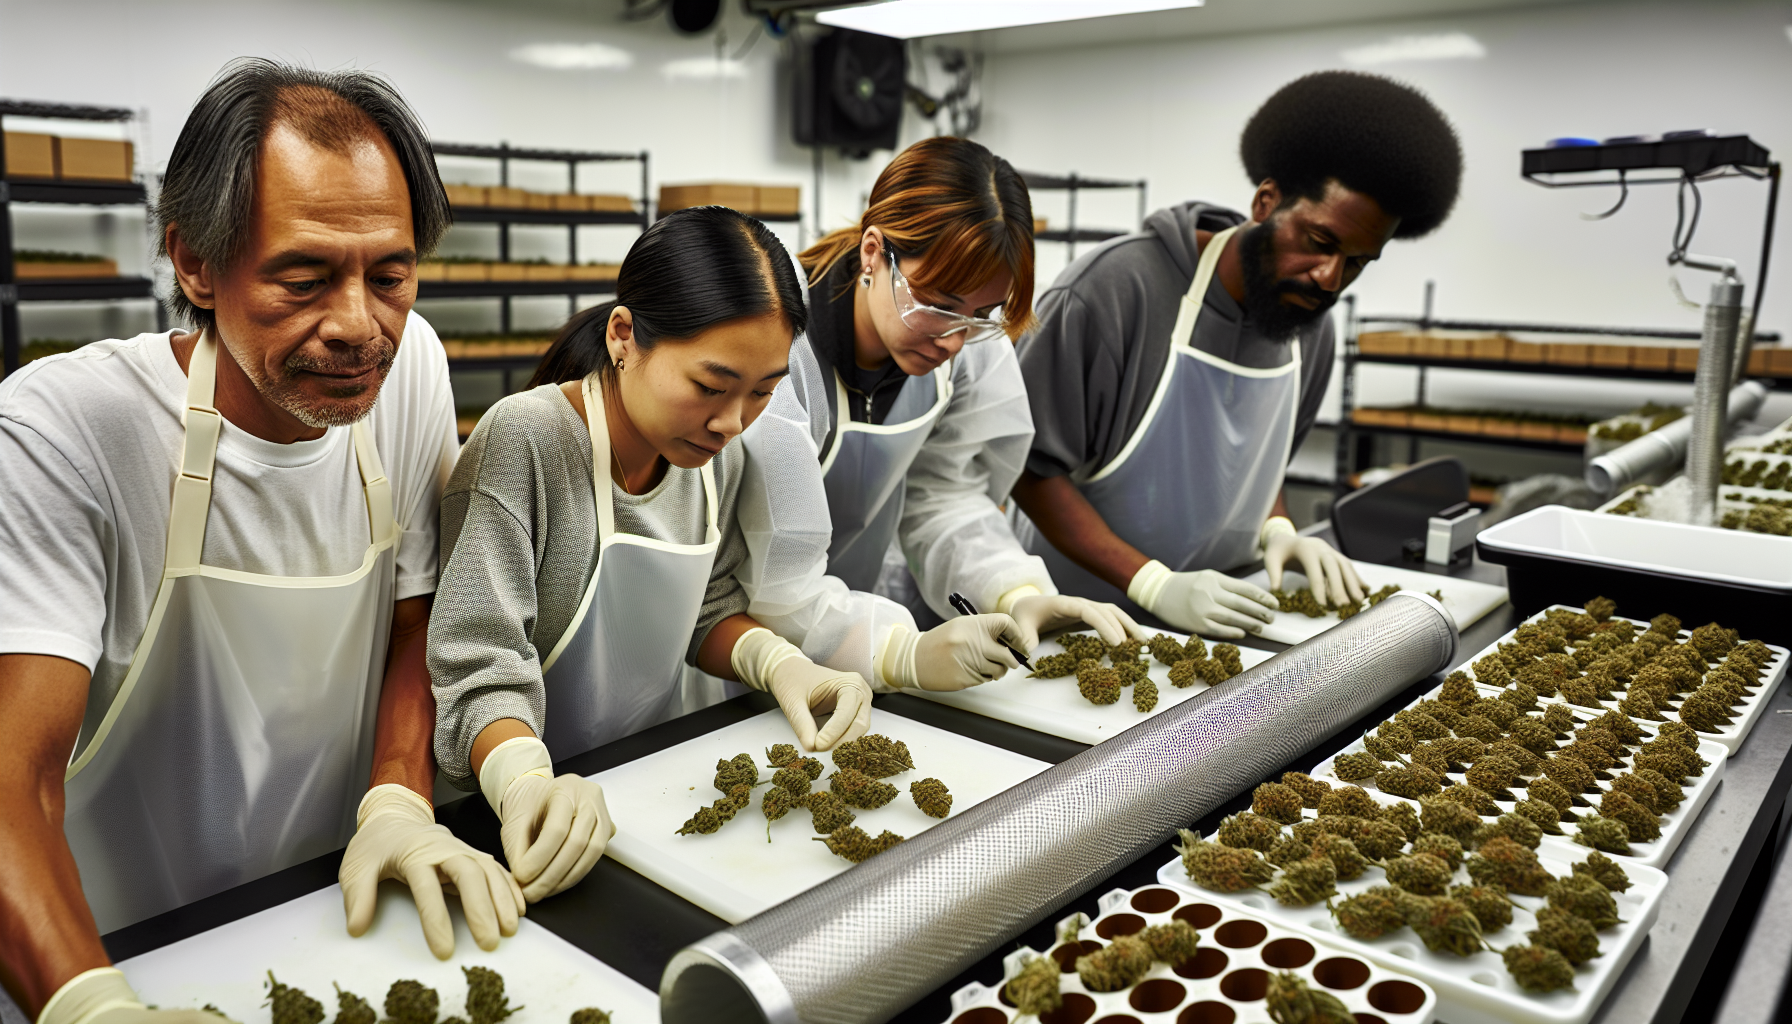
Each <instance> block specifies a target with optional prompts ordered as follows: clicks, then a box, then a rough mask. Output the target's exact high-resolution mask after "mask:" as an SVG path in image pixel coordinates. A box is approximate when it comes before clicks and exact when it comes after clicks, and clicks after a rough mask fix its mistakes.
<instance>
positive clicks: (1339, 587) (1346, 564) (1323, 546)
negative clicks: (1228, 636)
mask: <svg viewBox="0 0 1792 1024" xmlns="http://www.w3.org/2000/svg"><path fill="white" fill-rule="evenodd" d="M1261 542H1262V545H1263V568H1264V569H1266V570H1268V571H1269V585H1270V588H1271V589H1274V590H1280V589H1282V571H1283V569H1284V568H1286V566H1287V565H1288V560H1289V559H1290V558H1293V559H1295V560H1297V561H1299V562H1300V566H1301V569H1302V570H1303V571H1304V572H1305V573H1306V574H1307V584H1308V587H1307V589H1309V590H1311V591H1312V592H1313V599H1314V600H1315V601H1318V602H1319V603H1320V605H1321V606H1330V607H1333V608H1336V607H1337V606H1338V605H1341V604H1345V603H1347V602H1360V601H1362V599H1363V598H1364V597H1365V596H1367V595H1368V593H1369V588H1368V587H1366V586H1364V585H1363V578H1362V577H1361V576H1358V575H1357V574H1356V566H1355V565H1353V564H1351V561H1350V559H1348V558H1345V557H1344V556H1343V555H1341V554H1339V553H1338V549H1336V548H1334V547H1332V546H1331V545H1330V544H1327V543H1326V542H1325V541H1322V540H1320V539H1319V538H1318V537H1302V536H1301V535H1300V533H1299V532H1298V531H1296V530H1295V528H1294V524H1293V523H1291V522H1289V521H1288V519H1287V518H1286V517H1284V516H1271V517H1270V519H1269V520H1268V521H1267V522H1265V523H1264V524H1263V534H1262V538H1261Z"/></svg>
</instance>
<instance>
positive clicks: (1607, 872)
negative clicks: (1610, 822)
mask: <svg viewBox="0 0 1792 1024" xmlns="http://www.w3.org/2000/svg"><path fill="white" fill-rule="evenodd" d="M1574 877H1576V878H1591V879H1592V880H1594V881H1595V882H1598V883H1599V884H1600V885H1603V886H1605V888H1606V890H1607V891H1609V892H1623V891H1624V890H1626V889H1628V888H1630V876H1629V875H1627V874H1625V873H1624V869H1623V868H1622V867H1620V866H1619V865H1618V862H1617V861H1615V860H1612V859H1611V858H1610V857H1607V856H1606V855H1605V854H1603V853H1600V852H1599V851H1597V850H1595V851H1593V852H1592V853H1589V854H1587V859H1586V860H1584V861H1582V862H1580V863H1579V864H1576V865H1574Z"/></svg>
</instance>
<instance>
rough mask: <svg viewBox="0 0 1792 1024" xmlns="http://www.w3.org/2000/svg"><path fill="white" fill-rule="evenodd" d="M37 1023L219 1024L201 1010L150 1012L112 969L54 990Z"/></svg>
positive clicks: (86, 974)
mask: <svg viewBox="0 0 1792 1024" xmlns="http://www.w3.org/2000/svg"><path fill="white" fill-rule="evenodd" d="M37 1024H220V1018H219V1017H216V1016H214V1015H212V1014H210V1013H207V1012H205V1011H203V1010H151V1009H149V1008H148V1007H146V1006H144V1005H143V1000H141V999H139V998H137V993H136V992H134V991H132V989H131V985H130V982H128V981H125V980H124V972H123V971H120V970H119V969H118V968H116V967H95V968H94V969H93V970H91V971H82V972H81V973H80V974H77V975H75V976H74V977H72V978H70V979H69V980H68V981H66V982H64V983H63V986H62V987H61V988H59V989H57V990H56V994H55V995H53V996H51V997H50V1001H49V1002H47V1003H45V1004H44V1009H43V1012H42V1013H40V1014H38V1017H37Z"/></svg>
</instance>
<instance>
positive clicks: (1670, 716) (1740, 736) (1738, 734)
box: [1462, 517, 1792, 760]
mask: <svg viewBox="0 0 1792 1024" xmlns="http://www.w3.org/2000/svg"><path fill="white" fill-rule="evenodd" d="M1620 518H1621V517H1620ZM1757 536H1758V535H1757ZM1551 607H1552V608H1567V609H1568V610H1569V611H1580V609H1579V608H1573V607H1570V606H1567V605H1552V606H1551ZM1546 612H1547V610H1546V611H1543V612H1538V613H1537V614H1535V615H1533V616H1531V617H1530V618H1528V619H1526V620H1525V622H1541V621H1543V619H1544V617H1545V615H1546ZM1616 618H1624V616H1621V615H1620V616H1616ZM1630 621H1631V622H1635V623H1636V624H1637V626H1638V627H1639V628H1641V629H1648V628H1649V624H1648V623H1647V622H1645V621H1642V620H1640V619H1631V620H1630ZM1695 625H1703V623H1696V624H1695ZM1517 632H1518V631H1517V629H1513V630H1512V632H1509V633H1507V634H1506V635H1504V636H1502V637H1500V638H1499V639H1498V640H1496V641H1494V642H1493V643H1492V644H1491V645H1489V646H1488V647H1486V648H1484V649H1482V650H1481V651H1480V652H1478V653H1476V654H1475V655H1474V657H1472V658H1469V659H1468V660H1467V661H1465V662H1463V664H1462V670H1463V671H1464V672H1467V673H1468V674H1469V675H1470V676H1471V677H1472V676H1474V674H1475V672H1474V668H1473V665H1474V663H1475V662H1477V661H1479V660H1481V658H1483V657H1484V656H1486V655H1488V654H1491V653H1493V652H1495V651H1497V650H1499V645H1500V644H1504V643H1511V642H1512V638H1513V636H1514V635H1516V634H1517ZM1689 635H1690V634H1689V632H1688V631H1687V630H1684V629H1682V630H1681V631H1680V636H1681V639H1685V638H1686V637H1687V636H1689ZM1743 639H1744V640H1747V639H1749V638H1748V637H1743ZM1767 648H1768V650H1770V651H1772V652H1773V658H1772V660H1770V661H1768V663H1767V664H1766V665H1765V666H1764V667H1763V671H1764V672H1765V673H1766V676H1765V678H1763V679H1761V680H1760V682H1759V685H1757V686H1756V687H1755V692H1754V693H1752V694H1749V695H1747V696H1745V697H1744V698H1743V701H1742V707H1741V709H1740V713H1739V714H1738V715H1737V716H1736V717H1735V718H1733V719H1731V720H1730V722H1729V723H1728V724H1727V725H1725V726H1724V727H1723V728H1722V729H1720V730H1719V731H1717V732H1715V733H1709V732H1701V733H1699V738H1700V740H1701V741H1705V740H1709V741H1711V742H1713V743H1716V744H1718V745H1720V746H1722V747H1723V748H1724V753H1725V756H1726V757H1734V756H1735V755H1736V750H1737V748H1739V747H1741V746H1742V741H1743V740H1745V739H1747V738H1748V733H1749V730H1750V729H1753V728H1754V727H1755V722H1756V721H1757V720H1758V719H1759V718H1760V717H1761V712H1762V710H1763V709H1765V708H1766V707H1767V702H1768V700H1769V699H1770V698H1771V697H1772V696H1773V694H1774V691H1775V690H1777V689H1779V686H1780V683H1781V682H1782V681H1783V680H1784V679H1785V678H1786V661H1787V655H1788V653H1792V652H1788V651H1787V650H1786V649H1785V648H1784V647H1776V646H1774V645H1773V644H1768V645H1767ZM1714 667H1715V666H1714ZM1476 684H1477V685H1481V684H1480V680H1479V679H1476ZM1495 692H1498V691H1497V690H1496V691H1495ZM1625 692H1626V691H1623V690H1615V691H1613V697H1614V699H1613V700H1608V701H1601V702H1600V704H1601V705H1602V706H1603V707H1605V708H1607V709H1610V710H1612V711H1616V710H1618V703H1619V701H1621V700H1622V699H1623V696H1624V693H1625ZM1537 699H1538V701H1540V702H1542V703H1546V704H1567V703H1568V702H1567V701H1565V700H1563V699H1562V698H1561V697H1559V696H1556V697H1538V698H1537ZM1568 706H1569V707H1571V708H1572V707H1577V706H1578V705H1574V704H1568ZM1661 716H1662V717H1663V718H1665V719H1667V720H1668V721H1670V722H1677V721H1679V720H1680V715H1679V713H1678V712H1675V711H1663V712H1662V713H1661ZM1631 721H1633V722H1635V723H1637V724H1638V725H1641V726H1645V727H1650V726H1654V725H1658V724H1660V723H1658V722H1651V721H1650V720H1649V719H1646V718H1632V719H1631ZM1706 760H1711V758H1710V757H1709V756H1707V757H1706Z"/></svg>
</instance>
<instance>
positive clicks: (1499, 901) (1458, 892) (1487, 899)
mask: <svg viewBox="0 0 1792 1024" xmlns="http://www.w3.org/2000/svg"><path fill="white" fill-rule="evenodd" d="M1450 898H1451V899H1453V900H1455V901H1457V902H1458V903H1461V904H1462V905H1463V906H1465V907H1467V908H1468V910H1469V913H1471V914H1473V915H1475V920H1477V921H1479V922H1481V931H1482V933H1486V932H1496V931H1499V930H1500V929H1501V928H1504V927H1506V926H1507V925H1509V924H1511V923H1512V901H1511V900H1509V899H1507V898H1506V890H1504V889H1502V888H1500V887H1499V886H1497V885H1491V884H1490V885H1452V886H1450Z"/></svg>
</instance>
